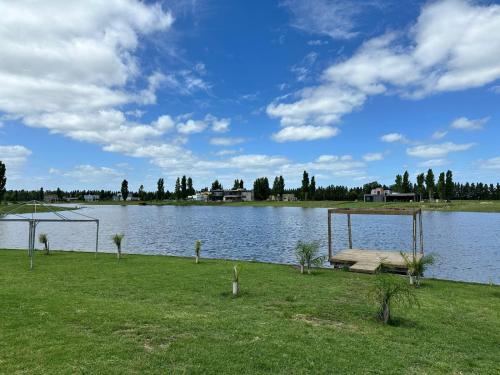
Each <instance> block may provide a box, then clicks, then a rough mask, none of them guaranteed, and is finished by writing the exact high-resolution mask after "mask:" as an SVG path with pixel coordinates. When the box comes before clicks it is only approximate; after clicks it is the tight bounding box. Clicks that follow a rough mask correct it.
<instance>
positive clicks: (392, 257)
mask: <svg viewBox="0 0 500 375" xmlns="http://www.w3.org/2000/svg"><path fill="white" fill-rule="evenodd" d="M405 254H407V255H408V256H409V257H412V256H413V254H412V253H405ZM420 257H422V255H420V254H418V255H417V258H420ZM358 262H359V263H362V264H363V263H370V264H377V265H378V266H380V265H381V264H387V265H388V266H392V267H397V268H401V269H405V268H406V265H405V262H404V259H403V257H402V256H401V254H400V253H399V252H398V251H387V250H386V251H379V250H360V249H347V250H343V251H341V252H340V253H338V254H336V255H334V256H332V257H330V263H331V264H350V265H354V264H356V263H358Z"/></svg>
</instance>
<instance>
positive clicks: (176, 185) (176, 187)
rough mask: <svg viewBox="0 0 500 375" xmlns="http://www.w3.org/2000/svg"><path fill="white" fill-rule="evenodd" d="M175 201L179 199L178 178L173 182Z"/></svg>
mask: <svg viewBox="0 0 500 375" xmlns="http://www.w3.org/2000/svg"><path fill="white" fill-rule="evenodd" d="M174 194H175V199H180V198H181V180H180V178H179V177H177V180H175V190H174Z"/></svg>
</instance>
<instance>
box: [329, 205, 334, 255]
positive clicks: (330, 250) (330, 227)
mask: <svg viewBox="0 0 500 375" xmlns="http://www.w3.org/2000/svg"><path fill="white" fill-rule="evenodd" d="M332 255H333V251H332V213H331V212H330V211H328V260H330V259H331V258H332Z"/></svg>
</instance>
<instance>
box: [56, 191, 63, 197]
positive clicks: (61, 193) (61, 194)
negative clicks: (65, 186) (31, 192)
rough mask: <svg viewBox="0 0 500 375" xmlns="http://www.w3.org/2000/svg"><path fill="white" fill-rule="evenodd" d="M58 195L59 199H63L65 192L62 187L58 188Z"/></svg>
mask: <svg viewBox="0 0 500 375" xmlns="http://www.w3.org/2000/svg"><path fill="white" fill-rule="evenodd" d="M56 195H57V199H59V200H61V199H63V192H62V191H61V189H59V188H57V190H56Z"/></svg>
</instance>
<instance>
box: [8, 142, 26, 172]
mask: <svg viewBox="0 0 500 375" xmlns="http://www.w3.org/2000/svg"><path fill="white" fill-rule="evenodd" d="M30 155H31V150H29V149H27V148H26V147H24V146H20V145H13V146H0V160H1V161H2V162H3V163H4V164H5V165H6V167H7V173H9V172H11V171H14V172H15V171H16V170H17V169H19V168H20V167H22V166H23V165H24V163H25V162H26V160H27V159H28V157H29V156H30Z"/></svg>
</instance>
